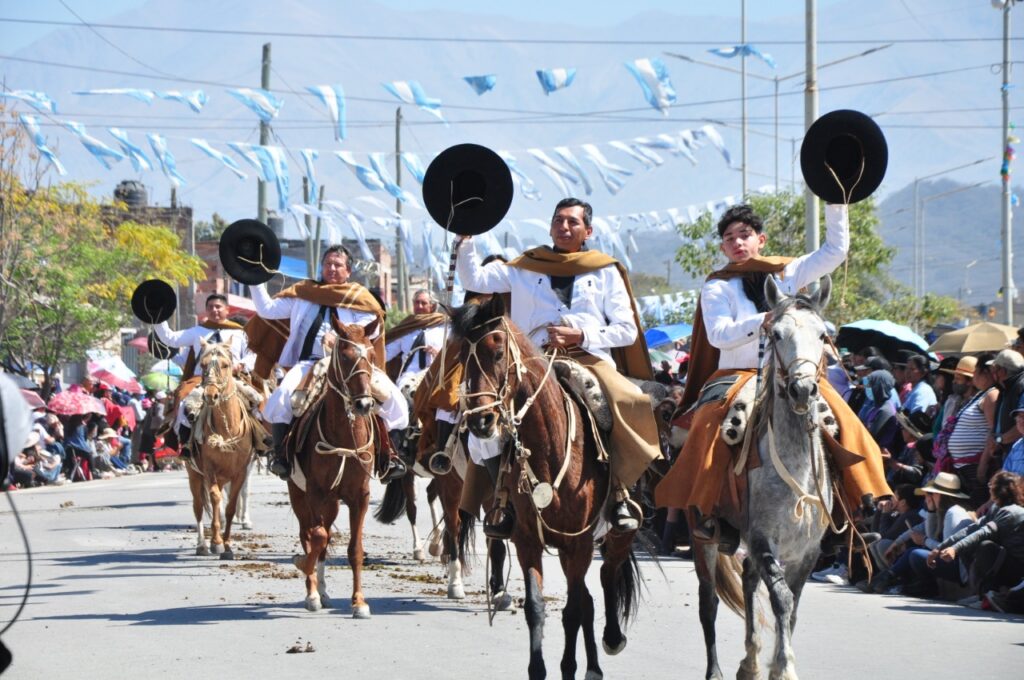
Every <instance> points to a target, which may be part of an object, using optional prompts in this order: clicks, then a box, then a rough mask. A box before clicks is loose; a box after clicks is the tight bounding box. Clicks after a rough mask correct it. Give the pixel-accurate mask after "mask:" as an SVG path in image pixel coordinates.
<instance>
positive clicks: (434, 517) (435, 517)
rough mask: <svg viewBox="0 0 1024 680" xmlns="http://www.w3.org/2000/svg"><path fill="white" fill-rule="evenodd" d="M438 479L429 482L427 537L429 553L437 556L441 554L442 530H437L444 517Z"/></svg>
mask: <svg viewBox="0 0 1024 680" xmlns="http://www.w3.org/2000/svg"><path fill="white" fill-rule="evenodd" d="M436 482H437V480H434V479H432V480H430V483H429V484H427V505H428V506H430V526H431V529H430V534H429V535H428V536H427V538H429V539H430V545H429V546H427V553H429V554H430V555H433V556H434V557H437V556H438V555H440V554H441V540H442V539H441V532H440V531H437V527H438V526H439V525H440V523H441V520H443V519H444V508H443V507H442V506H441V500H440V499H439V498H438V495H437V487H436Z"/></svg>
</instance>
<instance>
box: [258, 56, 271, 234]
mask: <svg viewBox="0 0 1024 680" xmlns="http://www.w3.org/2000/svg"><path fill="white" fill-rule="evenodd" d="M260 87H262V88H263V89H264V90H269V89H270V43H265V44H264V45H263V68H262V70H261V72H260ZM269 141H270V124H269V123H264V122H263V121H262V120H261V121H260V146H266V145H267V142H269ZM256 219H258V220H259V221H260V222H263V223H264V224H266V223H267V183H266V182H264V181H263V180H262V179H257V181H256Z"/></svg>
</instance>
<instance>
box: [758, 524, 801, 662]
mask: <svg viewBox="0 0 1024 680" xmlns="http://www.w3.org/2000/svg"><path fill="white" fill-rule="evenodd" d="M754 545H756V546H757V548H758V550H756V552H755V551H753V550H752V551H751V552H752V553H755V554H756V555H757V556H758V557H759V559H758V558H757V557H755V561H759V562H760V563H761V569H760V572H761V580H763V581H764V584H765V585H766V586H767V587H768V599H769V601H770V602H771V605H772V613H773V614H774V615H775V653H774V658H773V661H772V665H771V670H770V672H769V674H768V677H769V678H770V679H771V680H796V671H795V670H794V668H793V665H794V659H793V648H792V646H791V635H790V633H791V629H790V622H791V620H792V617H793V610H794V606H793V592H792V591H791V590H790V589H789V585H788V584H787V583H786V574H785V571H784V570H783V568H782V565H780V564H779V562H778V560H776V559H775V556H774V555H773V554H772V553H771V552H770V551H769V549H768V544H767V542H765V541H756V542H755V543H754Z"/></svg>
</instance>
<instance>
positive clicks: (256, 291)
mask: <svg viewBox="0 0 1024 680" xmlns="http://www.w3.org/2000/svg"><path fill="white" fill-rule="evenodd" d="M249 290H250V291H251V292H252V304H253V306H254V307H256V313H257V314H259V315H260V316H262V317H263V318H264V319H287V318H288V317H289V316H291V313H292V305H293V304H294V303H295V300H296V298H272V297H270V295H268V294H267V286H266V284H263V283H261V284H259V285H258V286H250V287H249Z"/></svg>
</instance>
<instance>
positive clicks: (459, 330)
mask: <svg viewBox="0 0 1024 680" xmlns="http://www.w3.org/2000/svg"><path fill="white" fill-rule="evenodd" d="M485 307H486V308H488V309H489V306H488V305H485V304H483V303H481V302H467V303H466V304H464V305H462V306H461V307H458V308H456V309H455V310H454V311H453V312H452V313H451V320H452V326H451V330H452V335H453V336H454V337H455V338H456V339H459V340H467V339H471V338H470V335H471V334H474V333H473V331H476V330H479V328H478V327H479V326H480V324H482V323H486V322H487V321H488V320H489V319H485V318H484V314H483V313H482V312H483V310H484V308H485ZM474 335H475V334H474Z"/></svg>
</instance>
